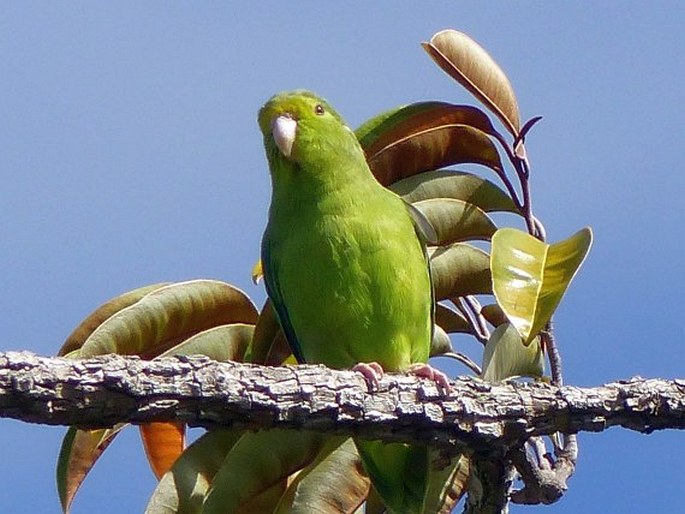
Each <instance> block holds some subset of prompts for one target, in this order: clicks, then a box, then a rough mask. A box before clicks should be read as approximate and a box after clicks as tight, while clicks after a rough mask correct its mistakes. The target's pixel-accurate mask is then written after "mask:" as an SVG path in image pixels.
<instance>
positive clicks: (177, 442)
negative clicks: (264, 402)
mask: <svg viewBox="0 0 685 514" xmlns="http://www.w3.org/2000/svg"><path fill="white" fill-rule="evenodd" d="M423 47H424V49H425V50H426V51H427V53H428V54H429V55H430V57H431V58H432V59H433V60H434V61H435V62H436V63H437V64H438V65H439V66H440V67H441V68H442V69H443V70H444V71H446V72H447V73H448V74H449V75H450V76H451V77H452V78H453V79H455V80H456V81H457V82H458V83H459V84H461V85H462V86H464V87H465V88H466V89H467V90H468V91H470V92H471V93H472V94H473V95H474V96H475V97H476V98H477V99H478V100H479V101H480V102H481V103H482V104H483V105H484V107H485V108H486V109H487V110H488V111H490V112H491V113H492V114H493V115H494V116H495V118H496V119H497V120H498V121H499V123H500V124H501V125H502V126H503V127H504V129H505V134H506V135H505V134H502V133H501V132H500V131H499V130H498V129H497V128H496V127H495V124H493V122H492V121H491V119H490V117H489V116H488V114H487V113H486V112H485V111H483V110H481V109H479V108H477V107H474V106H470V105H455V104H451V103H446V102H436V101H428V102H419V103H414V104H410V105H405V106H401V107H398V108H395V109H392V110H390V111H387V112H384V113H382V114H380V115H378V116H376V117H374V118H372V119H371V120H369V121H367V122H366V123H364V124H363V125H362V126H361V127H359V128H358V129H357V130H356V135H357V137H358V139H359V141H360V143H361V145H362V148H363V149H364V151H365V154H366V158H367V162H368V164H369V167H370V168H371V170H372V172H373V173H374V175H375V176H376V178H377V179H378V180H379V181H380V182H381V183H382V184H384V185H385V186H387V187H388V188H390V189H391V190H393V191H395V192H396V193H397V194H399V195H401V196H402V197H403V198H404V199H405V200H406V201H407V202H409V203H411V204H413V205H414V206H415V207H416V208H417V209H418V210H419V211H421V213H422V214H423V215H424V216H425V217H426V218H427V220H428V221H429V222H430V223H431V225H432V226H433V228H434V229H435V232H436V234H437V240H436V241H435V242H434V246H432V247H430V248H429V249H428V253H429V257H430V266H431V273H432V278H433V282H434V288H435V297H436V300H437V301H438V302H439V303H438V304H437V306H436V316H435V322H436V331H435V338H434V341H433V346H432V349H431V356H432V357H435V356H446V357H452V358H455V359H458V360H459V361H460V362H462V363H464V364H465V365H466V366H468V367H469V368H470V369H471V370H472V371H473V372H474V373H476V374H478V375H480V376H482V377H483V378H484V379H486V380H490V381H501V380H505V379H509V378H511V377H516V376H529V377H533V378H535V379H539V378H541V377H542V374H543V370H544V360H543V359H544V356H543V354H544V352H545V350H549V348H547V347H546V345H549V344H551V341H552V340H551V338H546V337H545V335H546V334H547V333H548V332H547V329H548V327H549V321H550V319H551V316H552V314H553V312H554V310H555V309H556V307H557V305H558V304H559V301H560V300H561V298H562V296H563V294H564V292H565V291H566V288H567V287H568V285H569V283H570V281H571V279H572V278H573V276H574V275H575V273H576V271H577V270H578V268H579V266H580V264H581V263H582V260H583V259H584V257H585V255H586V253H587V251H588V249H589V247H590V243H591V232H590V230H589V229H583V230H581V231H580V232H578V233H577V234H576V235H574V236H572V237H571V238H569V239H567V240H565V241H562V242H560V243H556V244H552V245H549V244H547V243H546V242H544V239H545V233H544V228H543V226H542V224H541V223H540V222H539V221H538V220H537V219H536V218H535V216H534V215H533V210H532V205H531V198H530V194H529V176H530V170H529V165H528V160H527V157H526V152H525V147H524V139H525V136H526V134H527V132H528V131H529V130H530V128H531V127H532V126H533V125H534V124H535V122H537V121H538V120H539V118H533V119H532V120H531V121H529V122H528V123H525V124H521V121H520V118H519V110H518V105H517V102H516V97H515V95H514V91H513V88H512V87H511V84H510V83H509V81H508V79H507V77H506V75H505V74H504V72H503V71H502V70H501V69H500V68H499V66H498V65H497V64H496V63H495V61H494V60H493V59H492V58H491V57H490V56H489V55H488V54H487V53H486V52H485V50H483V49H482V48H481V47H480V46H479V45H478V44H477V43H475V42H474V41H473V40H471V39H470V38H469V37H468V36H466V35H465V34H462V33H459V32H456V31H453V30H445V31H442V32H439V33H437V34H436V35H435V36H434V37H433V38H432V39H431V40H430V42H427V43H424V44H423ZM502 156H504V159H503V158H502ZM505 162H506V163H507V166H505V164H504V163H505ZM458 164H469V165H474V164H475V165H477V166H479V167H480V169H483V168H485V169H486V170H489V172H491V173H494V176H495V178H496V179H497V180H498V181H499V182H500V185H497V184H496V183H495V182H492V181H491V180H489V179H488V178H486V177H483V176H481V175H480V174H478V173H475V172H472V171H464V170H459V171H457V170H454V169H444V168H446V167H450V166H454V165H458ZM477 169H478V168H477ZM507 170H509V171H507ZM510 175H513V176H514V177H515V178H516V181H514V180H512V179H511V177H510ZM492 213H506V214H509V218H507V219H511V220H512V221H513V222H514V223H515V224H516V223H518V224H520V225H523V226H525V228H526V231H525V232H523V231H521V230H518V229H514V228H509V227H506V228H502V229H499V230H498V225H497V223H495V220H494V219H493V216H492ZM505 218H506V217H505ZM260 275H261V266H260V264H259V263H258V264H257V265H256V266H255V269H254V270H253V277H254V278H256V279H258V278H259V277H260ZM493 294H494V300H490V302H489V303H488V304H487V305H485V306H484V307H481V301H482V299H483V298H488V297H492V295H493ZM477 296H478V298H480V300H479V299H478V298H477ZM452 333H464V334H470V335H471V336H473V337H474V338H475V339H476V340H478V341H479V342H480V343H482V345H483V358H482V365H481V366H479V365H478V364H476V363H474V362H473V361H472V360H471V359H470V358H469V357H467V356H466V355H463V354H462V353H460V352H458V351H456V350H455V349H454V348H453V346H452V341H451V339H450V337H449V336H448V334H452ZM105 353H121V354H135V355H140V356H142V357H144V358H146V359H155V358H158V357H160V356H168V355H183V354H204V355H207V356H210V357H212V358H214V359H216V360H219V361H226V360H234V361H242V362H252V363H255V364H268V365H282V364H284V363H294V360H293V358H292V355H291V352H290V349H289V348H288V345H287V343H286V341H285V338H284V337H283V334H282V332H281V330H280V327H279V325H278V321H277V318H276V316H275V314H274V310H273V308H272V306H271V304H270V302H269V301H267V302H266V303H265V305H264V306H263V307H262V309H261V310H259V311H258V309H257V308H256V307H255V306H254V304H253V303H252V301H251V300H250V299H249V298H248V296H247V295H246V294H245V293H244V292H242V291H240V290H238V289H237V288H235V287H233V286H231V285H229V284H226V283H223V282H219V281H215V280H192V281H188V282H182V283H176V284H155V285H151V286H147V287H143V288H140V289H136V290H134V291H131V292H128V293H126V294H123V295H121V296H118V297H116V298H114V299H113V300H111V301H109V302H107V303H106V304H104V305H103V306H101V307H100V308H98V309H97V310H96V311H94V312H93V313H92V314H91V315H90V316H88V317H87V318H86V319H85V320H84V321H83V322H82V323H81V324H80V325H79V326H78V327H77V328H76V329H75V330H74V332H73V333H72V334H71V335H70V336H69V338H67V340H66V342H65V343H64V345H63V347H62V348H61V350H60V351H59V355H64V356H66V357H68V358H85V357H89V356H94V355H100V354H105ZM552 353H554V352H552ZM551 366H552V367H553V368H554V367H555V366H558V362H555V361H554V359H552V361H551ZM123 428H125V427H124V426H117V427H113V428H111V429H107V430H90V431H88V430H80V429H76V428H70V429H69V430H68V432H67V435H66V436H65V438H64V442H63V445H62V449H61V452H60V455H59V459H58V465H57V484H58V491H59V495H60V500H61V503H62V508H63V510H64V512H68V511H69V509H70V506H71V503H72V501H73V499H74V496H75V494H76V492H77V490H78V488H79V486H80V485H81V483H82V482H83V480H84V479H85V477H86V475H87V474H88V472H89V471H90V469H92V467H93V465H94V464H95V462H96V461H97V460H98V458H99V457H100V456H101V455H102V452H103V451H104V450H105V449H106V448H107V446H108V445H109V444H110V443H111V441H112V440H113V439H114V438H115V437H116V435H117V434H118V433H119V432H120V431H121V430H122V429H123ZM140 434H141V437H142V439H143V442H144V448H145V451H146V454H147V457H148V460H149V462H150V465H151V467H152V469H153V472H154V473H155V475H156V476H157V477H158V478H159V479H160V481H159V484H158V486H157V488H156V490H155V491H154V493H153V495H152V498H151V500H150V502H149V504H148V508H147V510H146V512H147V513H148V514H162V513H163V514H172V513H174V514H175V513H183V514H188V513H200V512H203V513H210V512H224V511H226V509H228V507H227V506H229V505H230V509H229V510H230V511H231V512H246V513H247V512H274V513H279V512H311V511H313V510H316V512H331V513H334V512H335V513H337V512H349V513H352V512H357V511H358V509H360V508H363V507H362V505H364V503H365V502H366V512H382V511H383V505H382V504H380V502H379V499H378V497H377V496H376V495H375V493H374V490H373V488H372V487H371V486H370V484H369V480H368V478H367V477H366V475H365V473H364V470H363V468H362V466H361V462H360V460H359V456H358V455H357V453H356V450H355V447H354V445H353V444H351V440H350V439H345V438H340V437H324V436H322V435H320V434H313V433H308V432H298V431H283V430H270V431H265V432H257V433H254V432H240V431H237V430H232V429H226V430H216V431H210V432H207V433H206V434H204V435H203V436H201V437H200V438H199V439H198V440H197V441H195V442H194V443H193V444H191V445H190V446H189V447H188V448H185V430H184V427H183V426H179V425H177V424H172V423H153V424H150V425H146V426H141V427H140ZM433 457H434V458H433V459H432V461H431V472H430V484H429V493H428V497H427V498H426V502H425V510H424V511H425V512H426V513H429V512H441V513H447V512H451V511H452V509H453V508H454V506H455V505H456V503H457V502H458V501H459V499H460V498H461V497H462V496H463V494H464V493H465V491H466V488H467V483H468V477H469V459H468V458H467V457H465V456H461V457H453V458H452V459H447V460H445V458H444V457H442V458H441V457H440V456H438V455H433Z"/></svg>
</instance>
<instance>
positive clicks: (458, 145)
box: [367, 124, 503, 186]
mask: <svg viewBox="0 0 685 514" xmlns="http://www.w3.org/2000/svg"><path fill="white" fill-rule="evenodd" d="M367 163H368V165H369V168H371V171H372V172H373V174H374V175H375V177H376V179H377V180H378V181H379V182H380V183H381V184H383V185H384V186H388V185H390V184H392V183H394V182H397V181H398V180H401V179H403V178H405V177H409V176H412V175H416V174H417V173H422V172H425V171H430V170H435V169H438V168H444V167H445V166H451V165H453V164H462V163H473V164H481V165H483V166H487V167H489V168H492V169H494V170H502V168H503V166H502V161H501V159H500V156H499V152H498V151H497V147H496V146H495V144H494V143H493V142H492V140H491V139H490V138H489V137H488V135H487V134H486V133H485V132H482V131H480V130H478V129H475V128H473V127H470V126H468V125H457V124H436V125H435V126H427V127H424V128H422V130H420V131H417V132H412V133H410V134H406V135H405V136H404V137H403V138H401V139H398V140H397V141H393V142H392V143H389V144H388V145H387V146H385V147H383V148H381V149H379V150H378V151H377V152H375V153H373V154H369V153H367Z"/></svg>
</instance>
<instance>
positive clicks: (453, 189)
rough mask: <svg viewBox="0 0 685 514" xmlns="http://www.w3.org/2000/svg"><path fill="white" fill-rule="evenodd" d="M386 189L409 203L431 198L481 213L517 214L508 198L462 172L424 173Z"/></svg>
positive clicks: (514, 206) (487, 182) (493, 187)
mask: <svg viewBox="0 0 685 514" xmlns="http://www.w3.org/2000/svg"><path fill="white" fill-rule="evenodd" d="M389 189H391V190H392V191H394V192H395V193H397V194H398V195H400V196H402V197H403V198H404V199H405V201H407V202H410V203H415V202H420V201H421V200H428V199H431V198H454V199H455V200H462V201H464V202H468V203H471V204H473V205H475V206H476V207H479V208H481V209H482V210H484V211H485V212H495V211H504V212H513V213H517V214H518V213H519V211H518V210H517V209H516V205H514V202H513V200H512V199H511V197H510V196H509V195H507V194H506V193H505V192H504V191H502V190H501V189H500V188H499V187H497V186H496V185H495V184H493V183H492V182H490V181H489V180H485V179H484V178H481V177H479V176H478V175H474V174H472V173H466V172H463V171H452V170H437V171H425V172H423V173H419V174H418V175H413V176H411V177H407V178H405V179H402V180H400V181H398V182H395V183H394V184H392V185H390V187H389Z"/></svg>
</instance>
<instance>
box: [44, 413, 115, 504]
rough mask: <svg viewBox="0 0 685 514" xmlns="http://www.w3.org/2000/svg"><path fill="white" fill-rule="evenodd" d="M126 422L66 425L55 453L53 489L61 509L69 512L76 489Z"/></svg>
mask: <svg viewBox="0 0 685 514" xmlns="http://www.w3.org/2000/svg"><path fill="white" fill-rule="evenodd" d="M125 426H126V424H123V423H122V424H119V425H116V426H115V427H113V428H108V429H98V430H80V429H77V428H76V427H69V429H68V430H67V433H66V434H65V436H64V439H63V440H62V447H61V448H60V451H59V457H57V492H58V494H59V499H60V503H61V504H62V512H69V510H70V508H71V503H72V502H73V501H74V497H75V496H76V492H77V491H78V489H79V487H81V484H82V483H83V480H85V478H86V476H87V475H88V473H89V472H90V470H91V469H92V468H93V465H95V463H96V462H97V460H98V459H99V458H100V456H101V455H102V453H103V452H104V451H105V449H106V448H107V447H108V446H109V445H110V443H111V442H112V441H113V440H114V438H115V437H116V436H117V434H118V433H119V432H120V431H121V429H122V428H123V427H125Z"/></svg>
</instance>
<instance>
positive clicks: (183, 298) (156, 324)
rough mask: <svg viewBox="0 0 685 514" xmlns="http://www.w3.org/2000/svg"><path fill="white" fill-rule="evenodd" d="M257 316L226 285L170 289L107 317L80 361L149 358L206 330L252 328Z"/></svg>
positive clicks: (237, 291)
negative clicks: (115, 355)
mask: <svg viewBox="0 0 685 514" xmlns="http://www.w3.org/2000/svg"><path fill="white" fill-rule="evenodd" d="M257 315H258V314H257V309H256V307H255V306H254V304H253V303H252V302H251V301H250V299H249V298H248V296H247V295H246V294H245V293H243V292H242V291H241V290H240V289H237V288H235V287H233V286H231V285H230V284H226V283H225V282H220V281H217V280H192V281H188V282H181V283H177V284H172V285H169V286H166V287H162V288H160V289H157V290H155V291H153V292H152V293H149V294H147V295H145V296H144V297H143V298H141V299H140V300H139V301H138V302H136V303H134V304H133V305H131V306H129V307H126V308H125V309H122V310H120V311H118V312H117V313H115V314H114V315H112V316H111V317H109V318H108V319H107V320H106V321H105V322H104V323H102V324H101V325H100V326H98V327H97V328H96V329H95V330H94V331H93V333H92V334H91V335H90V336H89V337H88V339H87V340H86V342H85V343H84V344H83V347H82V348H81V355H80V356H81V357H82V358H88V357H93V356H95V355H102V354H107V353H119V354H125V355H131V354H133V355H141V356H143V357H148V358H150V357H154V356H156V355H159V354H160V353H162V352H163V351H166V350H168V349H169V348H171V347H173V346H174V345H176V344H178V342H179V341H183V340H185V339H188V338H189V337H191V336H193V335H195V334H197V333H198V332H202V331H203V330H206V329H208V328H212V327H215V326H218V325H224V324H229V323H248V324H254V323H255V322H256V321H257Z"/></svg>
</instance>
